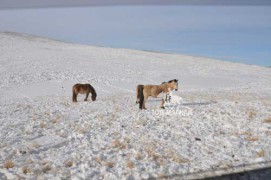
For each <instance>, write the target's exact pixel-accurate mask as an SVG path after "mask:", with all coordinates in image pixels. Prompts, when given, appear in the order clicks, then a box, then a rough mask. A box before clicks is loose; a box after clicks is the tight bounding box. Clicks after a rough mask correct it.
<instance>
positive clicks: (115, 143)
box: [111, 140, 126, 149]
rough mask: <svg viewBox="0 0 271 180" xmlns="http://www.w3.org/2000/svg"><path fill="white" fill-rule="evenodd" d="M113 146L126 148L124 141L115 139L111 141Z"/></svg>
mask: <svg viewBox="0 0 271 180" xmlns="http://www.w3.org/2000/svg"><path fill="white" fill-rule="evenodd" d="M111 146H112V147H113V148H119V149H126V145H125V144H124V143H121V142H120V141H119V140H115V141H113V142H112V143H111Z"/></svg>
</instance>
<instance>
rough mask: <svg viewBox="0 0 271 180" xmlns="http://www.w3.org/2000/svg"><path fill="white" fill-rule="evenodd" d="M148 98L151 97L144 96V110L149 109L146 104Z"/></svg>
mask: <svg viewBox="0 0 271 180" xmlns="http://www.w3.org/2000/svg"><path fill="white" fill-rule="evenodd" d="M148 97H149V96H145V95H144V101H143V109H147V108H146V106H145V103H146V101H147V99H148Z"/></svg>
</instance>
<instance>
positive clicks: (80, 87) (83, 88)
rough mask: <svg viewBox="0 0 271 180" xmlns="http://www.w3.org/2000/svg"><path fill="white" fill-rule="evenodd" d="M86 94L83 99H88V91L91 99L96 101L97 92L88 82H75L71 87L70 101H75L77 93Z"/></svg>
mask: <svg viewBox="0 0 271 180" xmlns="http://www.w3.org/2000/svg"><path fill="white" fill-rule="evenodd" d="M79 93H80V94H86V98H85V101H87V99H88V95H89V93H91V99H92V101H96V97H97V93H96V91H95V89H94V88H93V87H92V86H91V85H90V84H75V85H73V87H72V101H73V102H77V95H78V94H79Z"/></svg>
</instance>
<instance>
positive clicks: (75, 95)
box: [72, 86, 77, 102]
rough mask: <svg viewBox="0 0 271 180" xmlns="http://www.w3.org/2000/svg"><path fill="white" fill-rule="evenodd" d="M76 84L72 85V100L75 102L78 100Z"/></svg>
mask: <svg viewBox="0 0 271 180" xmlns="http://www.w3.org/2000/svg"><path fill="white" fill-rule="evenodd" d="M75 89H76V88H75V86H73V87H72V101H73V102H77V94H76V90H75Z"/></svg>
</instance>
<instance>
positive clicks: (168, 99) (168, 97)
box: [163, 89, 184, 106]
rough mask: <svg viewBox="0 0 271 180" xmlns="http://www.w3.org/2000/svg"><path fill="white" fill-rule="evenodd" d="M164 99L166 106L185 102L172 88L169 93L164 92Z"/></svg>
mask: <svg viewBox="0 0 271 180" xmlns="http://www.w3.org/2000/svg"><path fill="white" fill-rule="evenodd" d="M163 99H164V101H165V106H178V105H180V104H182V103H184V101H183V98H182V97H180V96H178V95H174V94H173V91H171V90H170V89H169V92H168V93H165V94H164V96H163Z"/></svg>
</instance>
